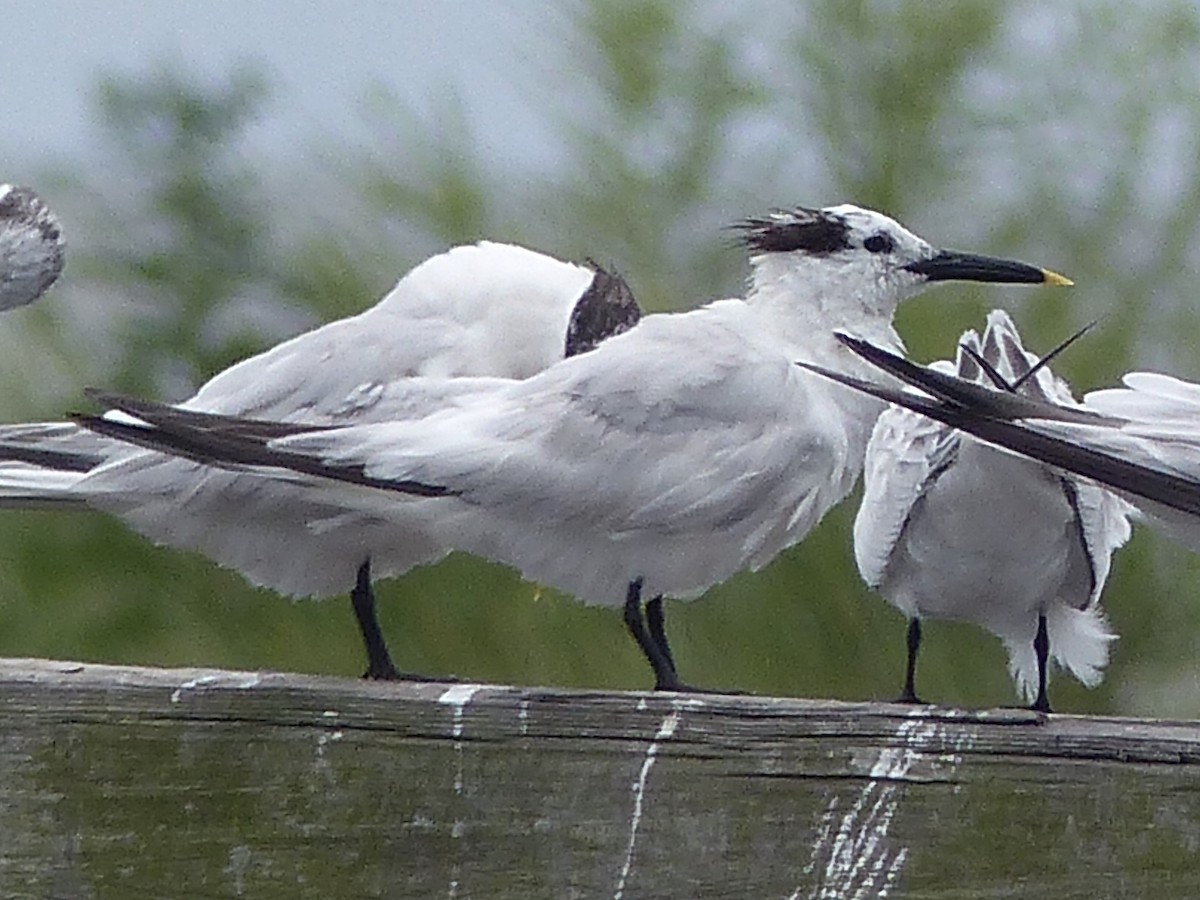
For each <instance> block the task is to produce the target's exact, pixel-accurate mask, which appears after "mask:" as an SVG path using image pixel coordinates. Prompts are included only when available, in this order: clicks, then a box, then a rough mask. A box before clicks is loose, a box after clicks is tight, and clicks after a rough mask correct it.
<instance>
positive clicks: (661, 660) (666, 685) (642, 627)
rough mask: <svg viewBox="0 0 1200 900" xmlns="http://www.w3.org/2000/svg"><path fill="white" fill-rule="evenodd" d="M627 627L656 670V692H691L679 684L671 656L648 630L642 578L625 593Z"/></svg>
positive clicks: (660, 617) (660, 619)
mask: <svg viewBox="0 0 1200 900" xmlns="http://www.w3.org/2000/svg"><path fill="white" fill-rule="evenodd" d="M661 612H662V610H661V609H660V610H659V614H658V618H659V622H658V627H659V628H661V627H662V616H661ZM625 627H626V628H628V629H629V633H630V634H631V635H633V639H634V640H635V641H637V645H638V647H640V648H641V650H642V655H643V656H645V657H646V661H647V662H649V663H650V668H651V669H653V670H654V689H655V690H656V691H680V690H683V691H686V690H689V688H688V687H687V686H686V685H684V684H681V683H680V682H679V676H677V675H676V674H675V666H674V665H673V664H672V663H671V658H670V656H668V655H666V654H664V653H663V651H662V648H661V647H660V646H659V645H658V642H657V641H656V640H655V639H654V638H653V637H652V636H651V634H650V632H649V631H648V630H647V628H646V621H645V619H644V618H643V616H642V579H640V578H638V579H636V580H634V581H631V582H629V589H628V590H627V591H626V592H625Z"/></svg>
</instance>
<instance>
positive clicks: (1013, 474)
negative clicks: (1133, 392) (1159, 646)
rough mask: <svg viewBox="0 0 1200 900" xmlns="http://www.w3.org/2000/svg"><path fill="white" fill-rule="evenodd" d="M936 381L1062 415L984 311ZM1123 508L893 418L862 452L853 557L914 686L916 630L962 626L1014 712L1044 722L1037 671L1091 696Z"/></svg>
mask: <svg viewBox="0 0 1200 900" xmlns="http://www.w3.org/2000/svg"><path fill="white" fill-rule="evenodd" d="M933 368H935V369H937V370H938V371H948V372H953V373H955V374H957V375H958V377H959V378H963V379H966V380H969V381H975V382H978V383H980V384H984V383H988V384H991V385H992V387H993V389H999V390H1005V391H1010V392H1012V393H1016V394H1019V395H1021V396H1031V397H1035V398H1037V399H1040V400H1044V401H1046V402H1053V403H1062V404H1073V403H1074V400H1073V398H1072V397H1071V394H1070V390H1069V388H1068V387H1067V385H1066V383H1065V382H1064V381H1062V380H1061V379H1059V378H1056V377H1055V376H1054V375H1052V374H1051V372H1050V370H1049V369H1048V368H1047V367H1045V366H1041V365H1039V360H1038V359H1037V357H1035V356H1033V355H1032V354H1031V353H1029V352H1027V351H1026V350H1025V349H1024V348H1023V347H1022V345H1021V339H1020V335H1019V334H1018V333H1017V330H1016V327H1015V326H1014V325H1013V323H1012V320H1011V319H1010V318H1009V317H1008V315H1007V314H1006V313H1004V312H1002V311H999V310H997V311H994V312H992V313H991V314H990V315H989V316H988V319H987V327H986V328H985V329H984V332H983V336H982V338H980V337H979V335H978V334H976V332H975V331H968V332H966V333H965V334H964V335H963V336H962V339H961V342H960V346H959V351H958V358H957V361H956V364H951V363H949V362H940V363H934V364H933ZM1128 512H1130V507H1129V506H1128V505H1127V504H1126V503H1125V502H1124V501H1122V500H1120V499H1119V498H1118V497H1116V496H1115V495H1113V494H1111V493H1110V492H1108V491H1106V490H1104V489H1102V488H1098V487H1096V486H1095V485H1093V484H1090V483H1087V482H1082V481H1080V480H1079V479H1075V478H1067V477H1064V476H1062V475H1060V474H1058V473H1056V472H1054V471H1052V470H1050V469H1048V468H1047V467H1046V466H1043V465H1040V464H1038V463H1035V462H1032V461H1030V460H1025V459H1021V458H1019V457H1016V456H1013V455H1011V454H1009V453H1006V452H1004V451H1001V450H997V449H995V448H994V447H990V446H988V445H986V444H984V443H981V442H979V441H976V440H974V439H972V438H970V437H969V436H965V435H963V434H962V433H961V432H958V431H955V430H954V429H952V428H950V427H948V426H946V425H943V424H941V423H939V422H935V421H933V420H931V419H928V418H926V417H924V416H922V415H920V414H918V413H914V412H911V411H909V410H908V409H905V408H904V407H901V406H891V407H889V408H888V409H887V410H885V411H884V412H883V414H882V415H880V417H879V420H878V421H877V422H876V423H875V430H874V432H873V433H872V435H871V441H870V443H869V444H868V445H867V455H866V464H865V467H864V492H863V500H862V505H861V506H860V507H859V511H858V516H857V518H856V519H855V522H854V554H855V558H856V559H857V561H858V568H859V571H860V572H861V573H862V576H863V579H864V580H865V581H866V582H867V584H868V585H869V586H870V587H872V588H875V589H876V590H878V591H879V593H880V594H882V595H883V597H884V599H886V600H887V601H888V602H889V603H891V604H892V605H893V606H895V607H896V608H897V609H899V610H900V611H901V612H902V613H904V615H905V616H907V617H908V621H909V626H908V665H907V669H906V676H905V683H904V690H903V693H902V694H901V697H900V699H901V700H902V701H905V702H910V703H918V702H920V701H919V700H918V698H917V694H916V687H915V683H914V679H915V671H916V662H917V651H918V649H919V647H920V642H921V621H922V619H924V618H941V619H953V620H958V621H966V622H974V623H976V624H979V625H981V626H982V627H984V628H986V629H987V630H989V631H991V632H992V633H993V634H995V635H996V636H997V637H999V638H1000V639H1001V640H1002V641H1003V642H1004V646H1005V648H1006V649H1007V651H1008V654H1009V668H1010V670H1011V672H1012V675H1013V678H1014V679H1015V680H1016V682H1017V686H1018V688H1019V690H1020V691H1021V693H1022V694H1023V695H1024V696H1025V698H1026V701H1027V702H1029V703H1031V704H1032V707H1033V708H1034V709H1036V710H1041V711H1043V712H1049V711H1050V704H1049V700H1048V698H1047V695H1046V678H1047V672H1048V664H1049V660H1051V659H1053V660H1054V661H1055V662H1057V663H1058V664H1059V665H1061V666H1063V667H1064V668H1066V669H1068V670H1070V671H1071V673H1072V674H1073V675H1075V677H1076V678H1078V679H1079V680H1080V681H1082V682H1083V683H1084V684H1086V685H1087V686H1088V687H1092V686H1094V685H1095V684H1097V683H1098V682H1099V680H1100V678H1101V675H1102V672H1103V669H1104V666H1105V665H1106V663H1107V661H1108V646H1109V643H1110V642H1111V641H1112V640H1114V639H1115V636H1114V635H1113V634H1112V633H1111V632H1110V631H1109V629H1108V626H1107V623H1106V620H1105V618H1104V614H1103V613H1102V612H1101V610H1100V606H1099V602H1100V593H1101V591H1102V590H1103V588H1104V583H1105V581H1106V579H1107V577H1108V572H1109V567H1110V563H1111V557H1112V553H1113V551H1114V550H1115V549H1116V548H1118V547H1120V546H1121V545H1122V544H1124V543H1125V541H1127V540H1128V539H1129V522H1128V518H1127V514H1128Z"/></svg>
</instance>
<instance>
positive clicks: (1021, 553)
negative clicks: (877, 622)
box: [881, 454, 1091, 631]
mask: <svg viewBox="0 0 1200 900" xmlns="http://www.w3.org/2000/svg"><path fill="white" fill-rule="evenodd" d="M993 455H994V456H997V457H999V456H1000V454H993ZM991 462H992V461H991V460H989V465H988V467H987V468H977V467H975V466H970V465H955V466H953V467H952V468H951V469H950V470H949V471H947V472H946V473H944V474H943V475H942V477H941V478H940V479H939V480H938V481H937V483H935V485H934V486H933V487H932V488H931V489H930V490H929V491H928V493H927V494H926V495H925V496H924V497H923V498H922V499H921V500H920V501H919V502H918V503H917V504H916V505H915V506H914V508H913V511H912V514H911V515H910V518H909V521H908V523H907V525H906V526H905V529H904V532H903V534H902V536H901V539H900V541H899V542H898V544H897V547H896V550H895V551H894V553H893V556H892V559H891V561H890V563H889V566H888V570H887V573H886V575H885V578H884V582H883V584H882V585H881V591H882V593H883V594H884V596H885V597H886V598H887V599H888V600H889V601H891V602H892V603H893V604H894V605H896V606H897V607H899V608H900V609H901V610H902V611H904V612H905V613H906V614H908V615H922V616H928V617H933V618H946V619H956V620H960V621H970V622H976V623H979V624H981V625H984V626H985V627H990V628H992V630H1001V631H1002V630H1005V628H1004V623H1006V622H1010V621H1023V620H1027V619H1028V618H1030V617H1031V616H1032V615H1034V614H1035V611H1036V610H1039V609H1041V608H1043V607H1044V606H1045V605H1046V604H1048V603H1050V602H1051V601H1053V600H1055V599H1060V600H1063V601H1065V602H1068V603H1071V604H1072V605H1082V601H1084V600H1086V597H1087V596H1088V594H1089V593H1090V591H1091V585H1090V583H1087V582H1088V580H1087V579H1086V578H1081V577H1079V573H1080V568H1081V567H1080V566H1078V565H1076V564H1073V561H1075V562H1077V560H1078V554H1079V553H1080V552H1081V550H1082V544H1081V541H1080V537H1079V534H1078V526H1077V524H1076V521H1075V517H1074V512H1073V510H1072V508H1071V504H1070V502H1069V501H1068V499H1067V495H1066V493H1065V491H1064V489H1063V487H1062V485H1061V483H1060V482H1059V481H1058V479H1057V478H1054V477H1052V476H1049V475H1047V474H1046V473H1045V472H1044V471H1043V470H1040V469H1037V468H1035V467H1032V466H1030V465H1028V464H1025V463H1020V462H1018V463H1017V465H1016V466H1013V467H1010V466H1009V465H1006V463H1007V461H1006V460H1004V461H1000V462H999V464H997V465H991V464H990V463H991ZM1014 462H1016V461H1014ZM1076 582H1078V583H1076Z"/></svg>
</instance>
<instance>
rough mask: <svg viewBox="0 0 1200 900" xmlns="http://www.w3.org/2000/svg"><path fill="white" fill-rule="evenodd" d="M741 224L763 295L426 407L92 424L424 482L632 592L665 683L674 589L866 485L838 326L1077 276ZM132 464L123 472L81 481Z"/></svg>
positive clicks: (636, 621)
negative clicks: (822, 373)
mask: <svg viewBox="0 0 1200 900" xmlns="http://www.w3.org/2000/svg"><path fill="white" fill-rule="evenodd" d="M742 231H743V234H744V238H745V242H746V245H747V246H748V248H749V250H750V253H751V266H752V273H751V278H750V288H749V291H748V293H747V295H746V297H745V299H731V300H721V301H717V302H715V303H711V304H709V305H707V306H705V307H703V308H700V309H697V310H693V311H691V312H685V313H674V314H661V315H654V316H648V317H645V318H643V319H642V320H641V322H640V323H639V324H638V325H637V327H635V328H633V329H632V330H630V331H629V332H627V333H625V334H622V335H619V336H617V337H614V338H611V339H609V340H608V341H606V342H605V343H604V344H603V345H602V346H601V347H599V348H598V349H597V350H596V351H595V352H593V353H589V354H584V355H581V356H578V357H574V358H572V359H568V360H564V361H563V362H560V363H557V364H555V365H553V366H551V367H550V368H548V369H546V370H545V371H543V372H541V373H539V374H538V375H535V376H533V377H531V378H529V379H526V380H524V381H520V382H508V383H498V384H496V385H495V386H494V388H492V389H489V390H486V391H481V392H480V393H478V394H476V395H473V396H472V397H470V398H467V399H465V400H464V401H463V402H461V403H458V404H456V405H455V406H454V407H453V408H448V409H445V410H441V411H439V412H436V413H434V414H432V415H430V416H428V417H426V418H423V419H418V420H409V421H396V422H389V423H380V424H375V425H365V426H361V427H353V428H333V429H322V430H316V431H314V430H309V431H308V433H303V432H304V431H305V429H303V428H302V427H296V426H294V425H289V424H285V425H283V426H281V427H275V428H272V427H271V426H269V425H267V424H265V423H261V422H258V423H240V422H238V421H236V420H228V419H227V420H224V421H219V420H216V419H213V418H211V417H206V416H195V415H192V414H190V413H187V412H177V411H175V410H172V409H170V408H169V407H168V408H164V407H162V406H160V405H153V404H151V405H144V404H138V403H136V402H128V401H123V400H115V401H113V403H114V405H115V406H117V407H118V408H120V409H123V410H125V411H126V412H127V413H129V414H131V415H132V416H134V417H135V420H130V419H129V418H128V417H127V416H121V417H114V416H112V415H109V416H106V417H102V418H99V419H92V420H88V425H89V427H94V428H97V429H101V430H103V431H104V433H106V434H109V435H113V436H120V437H123V438H125V439H129V440H134V441H138V442H140V443H143V444H145V445H147V446H154V447H161V448H163V449H169V450H173V451H174V452H180V453H184V454H187V455H189V456H190V457H191V458H194V459H200V460H207V461H210V462H213V463H216V464H224V465H232V466H235V467H245V466H250V467H252V468H254V469H255V470H256V471H266V472H270V473H273V474H274V477H279V478H288V479H292V480H299V481H302V482H304V483H307V484H311V485H312V487H313V489H314V491H316V492H317V493H316V494H314V496H321V497H323V498H325V499H326V500H327V501H328V503H329V504H330V505H331V506H342V507H344V508H346V509H348V510H358V511H361V512H362V513H364V514H367V515H370V516H374V517H378V518H380V519H386V518H387V517H388V516H389V515H391V514H392V510H395V509H398V508H403V507H404V505H405V504H403V503H399V502H398V500H399V499H401V497H402V496H407V497H423V498H425V499H422V500H413V501H410V502H415V503H418V504H419V505H421V506H422V507H424V508H426V509H428V510H429V513H428V517H429V521H430V522H434V521H436V523H437V524H436V526H435V527H436V532H437V534H438V539H439V541H441V542H442V543H444V544H445V545H446V546H450V547H454V548H455V549H458V550H466V551H469V552H473V553H476V554H478V555H481V556H483V557H486V558H488V559H491V560H495V561H498V562H502V563H505V564H508V565H511V566H514V567H515V568H517V569H518V570H519V571H520V572H521V573H522V574H523V575H524V576H525V577H527V578H529V579H531V580H534V581H538V582H541V583H544V584H547V585H550V586H552V587H555V588H558V589H560V590H563V591H565V592H567V593H570V594H573V595H574V596H576V597H577V598H579V599H580V600H583V601H584V602H586V603H592V604H603V605H609V606H617V605H623V607H624V611H625V621H626V624H627V626H628V628H629V630H630V632H631V633H632V635H633V637H634V638H635V640H636V641H637V643H638V645H639V647H640V648H641V650H642V652H643V653H644V655H645V656H646V658H647V660H648V661H649V663H650V666H651V668H652V669H653V672H654V679H655V687H656V688H658V689H663V690H683V689H687V685H685V684H684V683H683V682H682V681H681V680H680V678H679V676H678V673H677V670H676V666H675V661H674V659H673V657H672V654H671V652H670V648H669V645H668V643H667V640H666V634H665V630H664V625H663V612H662V598H663V597H664V596H669V597H677V598H689V597H695V596H697V595H699V594H701V593H703V592H704V591H705V590H706V589H707V588H709V587H710V586H712V585H713V584H716V583H718V582H720V581H723V580H725V579H726V578H728V577H729V576H731V575H733V574H734V573H735V572H738V571H739V570H741V569H744V568H747V567H748V568H751V569H757V568H760V567H762V566H764V565H766V564H767V563H768V562H769V561H770V560H771V559H773V558H774V557H775V555H776V554H778V553H779V552H780V551H781V550H783V549H784V548H786V547H789V546H791V545H792V544H795V543H796V542H797V541H799V540H800V539H801V538H803V537H804V535H805V534H807V533H808V531H809V530H810V529H811V528H812V527H813V526H814V525H815V524H816V523H817V522H818V521H819V520H820V518H821V517H822V516H823V515H824V513H825V512H826V510H828V509H829V508H830V507H831V506H833V505H834V504H835V503H837V502H838V501H840V500H841V499H842V498H843V497H845V495H846V494H847V493H848V492H849V491H850V489H851V487H852V486H853V485H854V483H855V481H856V480H857V478H858V475H859V472H860V470H861V467H862V461H863V453H864V451H865V447H866V442H867V437H868V435H869V434H870V430H871V426H872V425H873V423H874V421H875V418H876V417H877V416H878V414H879V412H880V410H881V409H882V408H883V407H882V404H880V403H879V402H878V401H875V400H873V399H870V398H864V397H862V396H860V395H858V394H857V393H855V392H852V391H847V390H845V389H843V388H841V387H839V386H837V385H832V384H830V383H828V382H827V381H826V380H824V379H822V378H819V377H817V376H815V375H812V374H811V373H808V372H805V371H803V370H801V369H800V368H798V367H797V366H796V365H795V362H796V361H797V360H811V361H815V362H820V363H824V364H826V365H831V366H846V367H849V368H851V369H852V370H854V371H858V372H863V371H864V367H863V365H862V364H861V363H860V362H858V360H857V359H856V358H855V357H854V356H853V355H852V354H850V353H847V352H846V351H845V350H844V348H842V347H840V346H839V345H838V343H837V341H836V340H835V339H834V336H833V332H834V330H835V329H845V330H848V331H850V332H852V333H854V334H858V335H861V336H863V337H866V338H869V339H871V340H873V341H877V342H880V343H882V344H883V345H885V346H889V347H894V348H896V349H899V347H900V340H899V338H898V337H897V335H896V333H895V331H894V330H893V329H892V324H891V323H892V314H893V312H894V311H895V309H896V306H897V305H898V304H899V303H900V302H902V301H903V300H905V299H907V298H908V297H911V296H913V295H915V294H918V293H920V292H921V291H923V290H924V289H925V288H926V287H928V286H929V285H930V284H932V283H935V282H939V281H946V280H951V279H960V280H969V281H982V282H1009V283H1021V284H1040V283H1046V282H1048V283H1067V282H1066V279H1063V278H1062V277H1061V276H1058V275H1055V274H1053V273H1049V272H1046V271H1045V270H1042V269H1039V268H1035V267H1032V266H1028V265H1024V264H1022V263H1016V262H1011V261H1006V260H998V259H992V258H988V257H980V256H973V255H969V254H962V253H956V252H952V251H944V250H938V249H935V248H934V247H932V246H931V245H930V244H928V243H927V242H926V241H924V240H922V239H921V238H919V237H917V236H916V235H915V234H913V233H911V232H910V231H908V230H907V229H905V228H903V227H902V226H901V225H899V224H898V223H897V222H895V221H893V220H892V219H890V218H888V217H887V216H884V215H882V214H880V213H877V212H873V211H871V210H866V209H861V208H859V207H856V206H850V205H843V206H837V207H832V208H827V209H807V208H799V209H794V210H788V211H780V212H776V213H773V214H771V215H769V216H766V217H763V218H758V219H752V220H750V221H748V222H746V223H745V224H744V226H743V229H742ZM109 399H110V398H106V402H108V400H109ZM261 467H267V468H266V469H265V470H264V469H262V468H261ZM331 479H332V481H331ZM124 481H125V479H124V477H123V473H122V472H121V471H120V470H119V469H116V468H113V467H109V469H108V470H105V469H100V470H98V471H97V472H95V473H94V474H93V475H92V476H91V477H90V478H89V479H88V482H87V483H85V484H84V485H81V489H82V490H90V491H104V490H110V489H111V490H114V491H115V490H119V489H120V486H121V485H122V484H123V483H124ZM364 488H365V489H364ZM315 527H320V526H319V524H316V525H315ZM644 598H649V602H648V603H647V604H646V607H645V611H644V613H643V599H644Z"/></svg>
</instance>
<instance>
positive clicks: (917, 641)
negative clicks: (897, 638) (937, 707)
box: [898, 616, 923, 703]
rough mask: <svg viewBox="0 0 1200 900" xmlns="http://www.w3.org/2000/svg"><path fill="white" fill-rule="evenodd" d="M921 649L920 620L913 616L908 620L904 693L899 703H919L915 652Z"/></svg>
mask: <svg viewBox="0 0 1200 900" xmlns="http://www.w3.org/2000/svg"><path fill="white" fill-rule="evenodd" d="M920 649H921V620H920V619H918V618H916V617H915V616H914V617H913V618H911V619H909V620H908V667H907V668H906V669H905V672H904V693H902V694H901V695H900V697H899V700H898V702H900V703H921V702H923V701H922V700H921V699H920V698H919V697H918V696H917V685H916V680H917V651H918V650H920Z"/></svg>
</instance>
